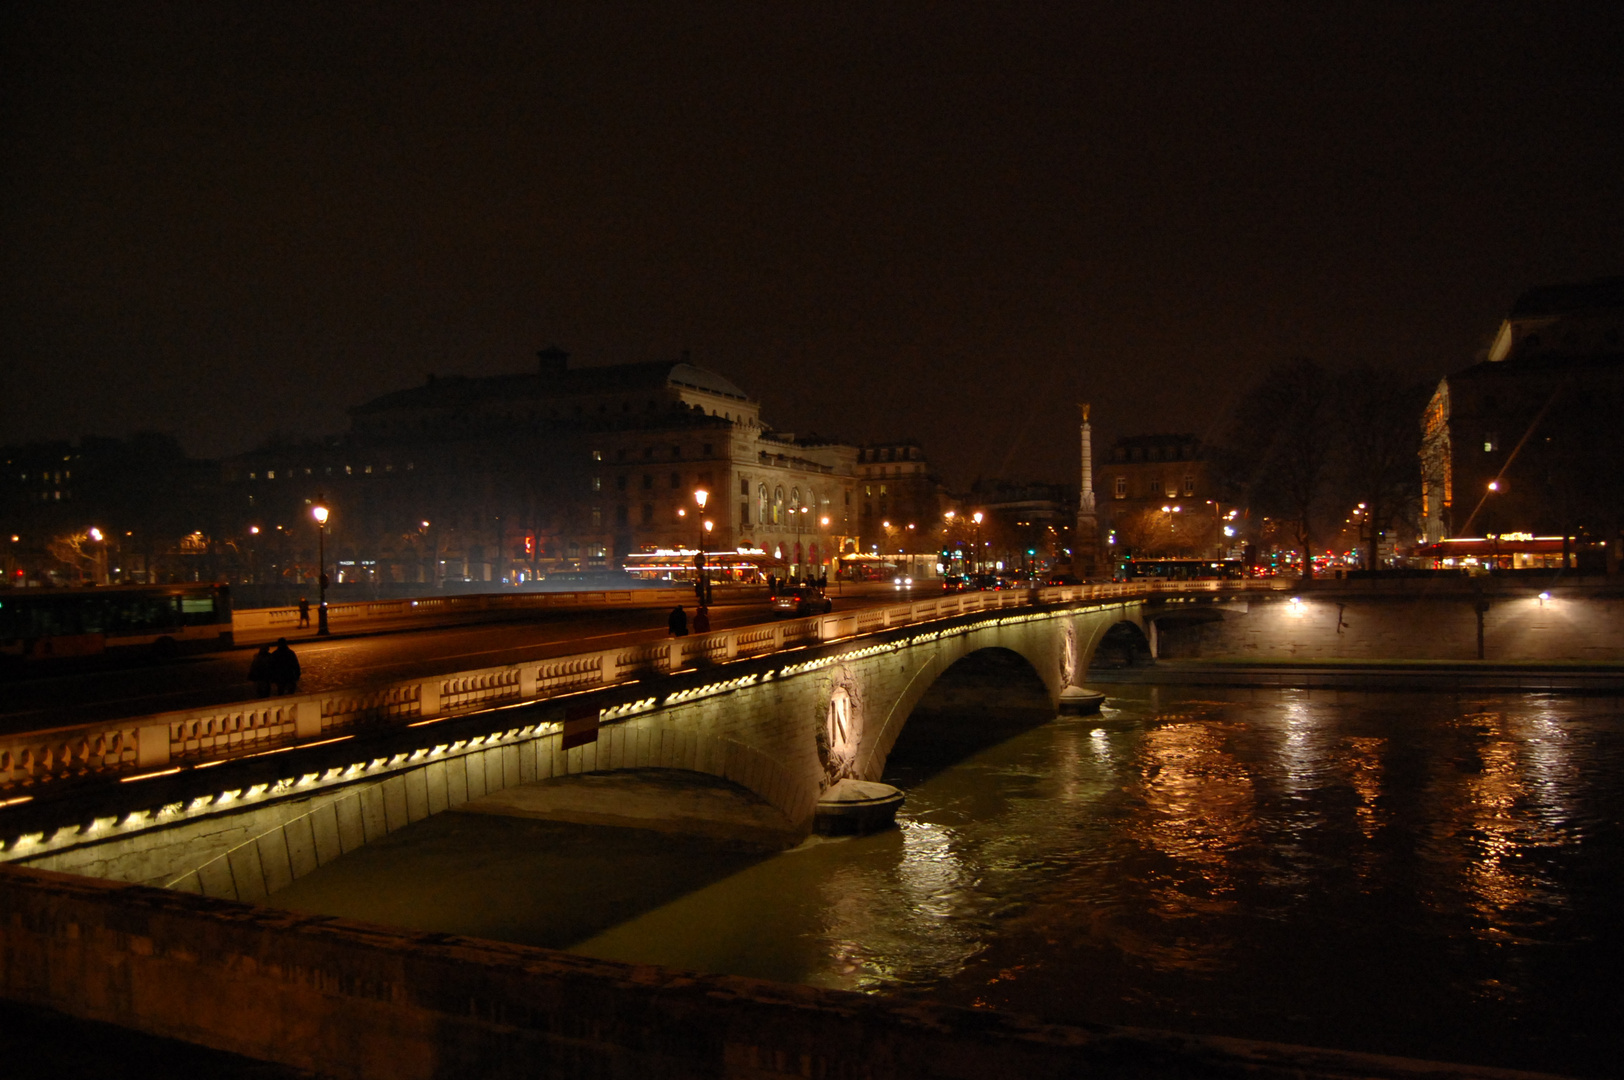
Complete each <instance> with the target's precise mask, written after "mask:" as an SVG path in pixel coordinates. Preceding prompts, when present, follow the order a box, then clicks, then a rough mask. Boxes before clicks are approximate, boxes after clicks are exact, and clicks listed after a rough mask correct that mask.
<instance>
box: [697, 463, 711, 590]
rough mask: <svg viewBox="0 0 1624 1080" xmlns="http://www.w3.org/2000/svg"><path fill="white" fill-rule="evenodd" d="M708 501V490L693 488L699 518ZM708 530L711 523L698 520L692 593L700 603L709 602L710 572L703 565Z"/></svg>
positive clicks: (702, 514) (703, 512) (702, 515)
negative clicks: (694, 577)
mask: <svg viewBox="0 0 1624 1080" xmlns="http://www.w3.org/2000/svg"><path fill="white" fill-rule="evenodd" d="M709 501H710V492H708V491H706V490H705V489H704V488H697V489H695V491H694V502H696V503H698V504H699V514H700V517H701V518H703V517H704V515H705V504H706V503H707V502H709ZM710 531H711V523H710V522H709V521H703V520H702V521H700V523H699V550H698V551H696V552H694V571H695V573H696V574H697V578H696V580H695V581H694V595H695V597H697V598H698V600H699V602H700V603H701V604H709V603H710V602H711V595H710V573H709V571H708V570H707V569H706V567H705V540H706V538H707V535H708V534H709V533H710Z"/></svg>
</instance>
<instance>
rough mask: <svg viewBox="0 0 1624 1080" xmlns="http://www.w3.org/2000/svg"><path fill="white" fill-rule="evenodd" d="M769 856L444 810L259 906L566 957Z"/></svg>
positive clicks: (656, 836)
mask: <svg viewBox="0 0 1624 1080" xmlns="http://www.w3.org/2000/svg"><path fill="white" fill-rule="evenodd" d="M771 854H772V853H771V852H769V851H765V850H762V849H761V848H759V847H747V846H743V845H739V844H730V843H726V842H723V841H719V840H717V839H714V838H711V837H703V836H683V835H678V834H671V833H662V832H655V831H652V830H647V829H637V828H624V827H617V826H611V825H584V824H576V823H572V822H564V821H542V820H535V819H527V818H518V817H504V816H500V815H496V814H483V813H482V814H468V813H456V812H449V813H443V814H436V815H434V816H433V817H430V818H427V819H425V820H423V821H420V822H418V823H417V824H415V825H412V826H410V827H408V828H406V829H402V830H401V831H400V832H397V833H394V834H392V835H390V836H388V837H386V838H384V839H382V840H380V841H378V842H376V843H373V844H368V845H367V846H365V847H363V848H360V849H359V850H357V851H355V852H353V853H351V854H349V855H346V856H345V857H344V858H342V859H339V860H337V861H336V862H334V863H331V864H329V865H327V866H324V867H322V868H320V869H319V870H316V871H315V872H313V873H311V874H309V875H307V876H306V877H303V878H300V879H299V880H298V881H296V882H294V883H293V884H292V885H291V886H289V887H287V888H285V889H282V890H280V891H278V892H276V893H274V894H272V895H271V896H270V898H269V899H268V900H267V901H266V903H268V904H271V905H273V906H276V907H283V908H289V909H291V910H294V911H306V912H311V913H318V914H324V915H336V916H339V917H342V918H350V919H361V920H365V921H367V922H376V923H384V924H387V925H391V926H400V927H406V928H409V929H413V930H423V931H430V932H437V933H444V934H463V935H467V936H470V937H482V938H492V939H494V940H498V941H511V942H515V943H518V944H521V945H538V946H542V947H545V948H553V949H562V948H567V947H568V946H570V945H573V944H575V943H576V942H579V941H583V940H585V939H587V938H590V937H592V936H594V935H596V934H599V933H601V932H603V931H604V930H607V929H609V928H610V927H613V926H616V925H618V924H620V923H622V922H625V921H626V920H628V919H631V918H634V917H636V916H638V915H640V914H642V913H643V912H645V911H648V910H650V909H652V908H656V907H659V906H661V905H663V904H667V903H669V902H671V901H673V900H676V899H678V898H679V897H682V896H685V895H687V894H688V893H691V892H693V891H695V890H697V889H701V888H704V887H705V886H707V885H709V884H711V883H713V882H715V881H718V880H720V879H722V878H725V877H727V876H729V875H732V874H735V873H738V872H739V871H741V870H744V869H746V868H748V867H750V866H753V865H755V864H756V863H759V862H761V861H763V860H764V859H767V858H770V857H771Z"/></svg>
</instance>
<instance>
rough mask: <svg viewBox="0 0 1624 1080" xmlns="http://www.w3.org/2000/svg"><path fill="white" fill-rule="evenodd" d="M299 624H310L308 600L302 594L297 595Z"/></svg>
mask: <svg viewBox="0 0 1624 1080" xmlns="http://www.w3.org/2000/svg"><path fill="white" fill-rule="evenodd" d="M299 625H300V626H309V625H310V601H309V600H307V599H305V598H304V597H302V596H301V597H299Z"/></svg>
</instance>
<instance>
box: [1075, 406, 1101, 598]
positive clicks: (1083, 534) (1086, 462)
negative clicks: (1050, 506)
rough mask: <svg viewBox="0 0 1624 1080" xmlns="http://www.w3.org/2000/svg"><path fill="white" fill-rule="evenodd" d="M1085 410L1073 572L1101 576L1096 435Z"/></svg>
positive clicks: (1078, 574) (1083, 415)
mask: <svg viewBox="0 0 1624 1080" xmlns="http://www.w3.org/2000/svg"><path fill="white" fill-rule="evenodd" d="M1078 409H1079V410H1081V412H1082V461H1083V468H1082V482H1081V485H1080V486H1079V488H1078V491H1077V527H1076V529H1075V530H1073V532H1072V535H1071V565H1072V573H1074V574H1076V575H1077V576H1078V577H1080V578H1085V579H1086V578H1092V577H1097V576H1099V575H1100V574H1101V573H1102V571H1101V569H1100V523H1099V518H1098V517H1097V516H1096V514H1095V510H1094V437H1093V432H1092V429H1091V428H1090V427H1089V425H1088V406H1087V405H1086V404H1084V405H1079V406H1078Z"/></svg>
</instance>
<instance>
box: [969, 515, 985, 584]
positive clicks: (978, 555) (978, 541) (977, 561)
mask: <svg viewBox="0 0 1624 1080" xmlns="http://www.w3.org/2000/svg"><path fill="white" fill-rule="evenodd" d="M981 517H982V514H981V511H980V510H977V511H976V512H975V513H973V514H971V515H970V520H971V521H973V522H975V523H976V559H975V569H974V570H973V571H971V572H972V573H975V574H979V573H981Z"/></svg>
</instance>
